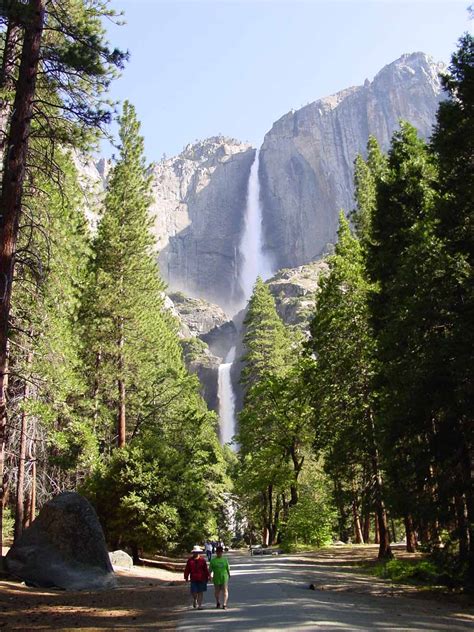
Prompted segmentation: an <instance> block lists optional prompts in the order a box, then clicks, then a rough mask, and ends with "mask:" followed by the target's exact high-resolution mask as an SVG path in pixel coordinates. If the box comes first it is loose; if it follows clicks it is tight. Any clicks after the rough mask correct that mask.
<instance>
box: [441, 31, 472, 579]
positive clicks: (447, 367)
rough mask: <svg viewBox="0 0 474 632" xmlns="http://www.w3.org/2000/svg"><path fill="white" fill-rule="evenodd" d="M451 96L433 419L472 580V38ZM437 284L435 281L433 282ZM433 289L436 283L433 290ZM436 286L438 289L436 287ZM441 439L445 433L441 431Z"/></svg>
mask: <svg viewBox="0 0 474 632" xmlns="http://www.w3.org/2000/svg"><path fill="white" fill-rule="evenodd" d="M443 86H444V88H445V90H446V92H447V93H448V96H449V98H448V99H447V100H445V101H442V102H441V104H440V107H439V110H438V115H437V124H436V127H435V131H434V135H433V140H432V148H433V151H434V153H435V157H436V160H437V164H438V168H439V177H438V190H439V194H440V195H439V198H438V200H437V203H436V205H435V209H434V215H435V220H436V236H437V238H438V239H440V240H441V241H442V244H443V249H444V252H445V258H444V265H443V269H442V275H441V276H440V277H439V278H437V279H436V280H434V283H433V285H434V286H435V287H436V285H439V281H440V279H441V280H442V281H443V287H442V290H441V292H442V311H441V313H440V318H439V322H438V326H439V327H440V330H441V331H443V332H444V336H443V340H442V342H441V344H440V345H439V346H440V353H439V355H440V361H441V362H442V366H443V369H444V374H445V380H444V383H443V401H442V402H440V403H439V409H438V410H439V413H438V416H439V418H440V419H441V420H442V421H443V426H445V427H446V428H447V429H449V431H448V432H447V436H448V437H449V444H448V445H450V446H451V454H449V455H445V466H446V472H447V473H449V471H451V472H454V473H455V479H456V482H455V483H454V489H453V490H452V491H454V494H455V497H456V498H457V501H456V505H457V508H456V515H457V523H458V534H457V535H458V538H459V542H460V557H461V559H462V560H465V561H467V563H468V567H469V573H470V579H471V582H474V527H473V525H474V491H473V486H472V462H473V458H474V420H473V417H472V411H473V409H474V396H473V389H472V384H473V383H474V376H473V367H474V357H473V349H474V340H473V328H472V322H473V320H474V290H473V283H472V278H473V264H474V232H473V229H472V226H473V222H474V203H473V199H474V175H473V170H472V156H473V150H474V146H473V144H474V38H473V36H472V35H470V34H468V33H466V34H465V35H464V36H463V37H462V38H461V39H460V41H459V48H458V50H457V51H456V52H455V53H454V54H453V56H452V59H451V64H450V66H449V73H448V74H447V75H446V76H445V77H444V78H443ZM435 284H436V285H435ZM433 289H435V288H433ZM438 291H439V290H438ZM445 438H446V437H445ZM446 449H447V450H448V449H449V448H448V447H447V445H446Z"/></svg>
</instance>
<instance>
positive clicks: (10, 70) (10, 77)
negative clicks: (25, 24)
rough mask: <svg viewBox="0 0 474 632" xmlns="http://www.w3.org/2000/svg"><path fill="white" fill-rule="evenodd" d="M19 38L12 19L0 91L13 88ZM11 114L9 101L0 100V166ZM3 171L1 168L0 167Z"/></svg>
mask: <svg viewBox="0 0 474 632" xmlns="http://www.w3.org/2000/svg"><path fill="white" fill-rule="evenodd" d="M20 38H21V28H20V26H19V24H18V23H17V22H16V21H15V20H14V19H13V18H11V17H10V18H9V19H8V24H7V31H6V33H5V45H4V47H3V57H2V65H1V68H0V90H5V91H8V92H12V91H13V90H14V87H15V81H14V79H15V57H16V54H17V49H18V47H19V43H20ZM10 113H11V100H10V99H9V98H8V97H7V98H5V99H0V164H1V165H3V159H4V150H5V146H6V142H7V133H8V123H9V119H10ZM2 169H3V167H2Z"/></svg>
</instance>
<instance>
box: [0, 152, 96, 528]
mask: <svg viewBox="0 0 474 632" xmlns="http://www.w3.org/2000/svg"><path fill="white" fill-rule="evenodd" d="M55 160H56V161H57V162H58V163H60V164H61V170H62V173H63V178H62V182H61V185H62V186H61V190H59V189H58V188H57V186H56V183H54V182H51V181H48V180H44V181H43V182H37V185H38V187H39V189H40V190H41V194H39V195H37V196H36V197H35V198H32V199H28V208H29V210H30V212H31V213H34V215H35V217H37V218H38V219H39V218H41V224H42V225H43V226H48V231H47V232H46V231H36V232H34V231H32V230H31V227H30V226H29V224H28V223H27V222H26V220H25V224H24V225H23V226H22V227H21V229H20V238H19V249H18V252H17V265H16V276H15V283H14V288H13V291H14V296H15V302H14V304H13V306H12V311H11V319H12V329H11V335H10V375H11V379H10V383H9V392H8V394H9V401H10V414H9V437H8V452H9V459H8V464H9V467H8V468H7V478H6V480H7V484H8V485H9V487H10V489H11V492H12V493H14V494H15V496H16V511H15V538H17V537H19V535H20V534H21V531H22V528H23V524H24V523H27V522H28V521H29V520H30V519H31V517H32V516H34V510H35V507H34V503H32V502H31V498H32V497H38V500H39V502H43V501H44V499H45V498H47V497H49V495H50V494H51V491H52V489H63V488H69V487H70V486H71V485H74V484H75V483H76V482H77V480H78V479H79V478H80V477H81V476H82V475H83V473H84V471H87V470H88V469H90V466H91V464H92V462H93V458H94V454H96V449H95V439H94V437H93V435H92V432H91V427H90V423H89V419H88V417H87V414H84V413H85V412H86V411H87V408H86V407H85V405H84V399H83V398H84V394H85V381H84V379H83V376H84V373H85V371H84V367H83V366H82V363H81V359H80V336H79V331H78V327H77V318H78V309H79V301H80V297H81V291H82V289H83V285H84V282H85V274H86V266H87V259H88V254H89V250H88V241H89V236H88V230H87V227H86V224H85V218H84V214H83V212H82V210H81V193H80V189H79V186H78V183H77V174H76V172H75V169H74V167H73V166H72V164H71V160H70V158H68V157H67V156H65V155H64V154H62V153H61V152H60V151H59V150H57V151H56V156H55ZM37 261H42V262H43V263H44V266H45V267H44V268H43V269H42V270H39V269H38V267H37ZM37 462H39V467H36V463H37ZM35 471H36V472H37V473H35ZM15 479H16V482H15ZM36 488H38V489H36ZM26 492H28V494H27V493H26Z"/></svg>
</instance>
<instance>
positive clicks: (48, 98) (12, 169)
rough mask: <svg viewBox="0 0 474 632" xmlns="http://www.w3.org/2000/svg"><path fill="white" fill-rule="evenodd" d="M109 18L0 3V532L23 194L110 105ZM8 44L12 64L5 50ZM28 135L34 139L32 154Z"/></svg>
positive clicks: (51, 6) (93, 4) (93, 11)
mask: <svg viewBox="0 0 474 632" xmlns="http://www.w3.org/2000/svg"><path fill="white" fill-rule="evenodd" d="M114 15H115V13H114V12H113V11H110V10H108V9H107V3H104V2H102V0H91V1H90V2H85V1H82V0H67V1H66V2H57V1H56V0H50V1H49V2H45V1H44V0H27V1H26V2H20V1H18V0H6V1H5V2H3V3H2V4H1V6H0V25H1V26H4V25H6V31H7V32H6V37H5V46H4V50H3V60H2V68H3V76H2V82H3V84H4V87H7V88H10V87H11V86H12V85H13V87H14V90H10V91H8V90H7V92H8V94H7V95H5V94H4V95H3V96H6V97H7V98H6V102H5V107H3V108H2V111H0V118H1V119H2V120H1V121H0V125H1V131H2V132H4V138H5V139H6V142H5V143H4V146H6V147H8V153H7V154H6V155H5V157H4V160H3V170H2V183H1V191H0V277H1V284H2V287H1V292H2V296H3V301H2V302H1V304H0V534H1V532H2V510H3V506H4V503H5V494H4V489H3V479H4V457H5V439H6V436H5V434H6V428H7V398H6V392H7V386H8V339H9V333H10V330H9V327H10V309H11V303H12V288H13V279H14V276H15V264H16V251H17V242H18V237H19V227H20V224H21V219H22V213H23V211H24V196H25V191H27V190H28V189H29V190H30V192H32V193H33V194H34V192H35V177H37V176H38V174H43V173H47V174H48V175H49V176H50V177H54V176H55V174H56V171H57V168H58V165H57V164H55V163H54V160H53V161H52V156H54V146H55V143H60V144H62V145H63V146H66V145H71V144H72V145H78V144H81V145H82V146H85V145H86V144H87V142H88V141H89V142H90V140H91V131H92V130H97V128H99V127H101V125H102V124H103V123H105V122H107V121H108V120H109V118H110V112H109V110H110V107H109V106H108V105H107V104H106V102H105V101H104V100H103V99H102V96H101V93H102V92H103V91H104V90H106V89H107V87H108V85H109V83H110V81H111V79H112V78H113V77H114V76H115V70H116V68H117V67H121V66H122V65H123V61H124V59H125V57H126V56H125V55H124V54H123V53H121V52H120V51H118V50H110V48H109V46H108V44H107V43H106V42H105V38H104V33H105V32H104V28H103V26H102V23H101V18H102V17H111V18H113V16H114ZM16 48H18V49H19V51H20V54H19V55H18V58H19V64H18V65H16V64H15V55H12V50H13V49H16ZM5 84H6V86H5ZM10 92H11V94H10ZM33 138H36V139H37V140H38V141H39V142H38V144H37V147H36V148H35V151H32V147H31V142H32V139H33ZM0 153H2V149H1V147H0ZM33 225H34V226H35V230H36V229H37V227H38V226H39V224H38V223H37V222H35V221H33Z"/></svg>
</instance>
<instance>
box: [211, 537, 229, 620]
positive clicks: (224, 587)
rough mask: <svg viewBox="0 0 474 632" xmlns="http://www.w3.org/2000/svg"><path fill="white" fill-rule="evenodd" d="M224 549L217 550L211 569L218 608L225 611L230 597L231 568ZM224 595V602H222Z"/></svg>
mask: <svg viewBox="0 0 474 632" xmlns="http://www.w3.org/2000/svg"><path fill="white" fill-rule="evenodd" d="M223 553H224V548H223V547H222V546H218V547H217V548H216V557H214V558H213V559H212V560H211V563H210V564H209V568H210V570H211V573H212V582H213V584H214V593H215V595H216V608H221V607H222V609H223V610H225V609H226V608H227V599H228V597H229V590H228V584H229V577H230V568H229V560H228V559H227V558H226V557H224V556H223ZM221 593H222V600H221Z"/></svg>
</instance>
